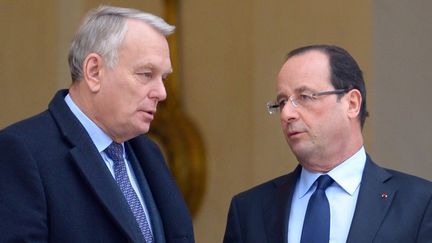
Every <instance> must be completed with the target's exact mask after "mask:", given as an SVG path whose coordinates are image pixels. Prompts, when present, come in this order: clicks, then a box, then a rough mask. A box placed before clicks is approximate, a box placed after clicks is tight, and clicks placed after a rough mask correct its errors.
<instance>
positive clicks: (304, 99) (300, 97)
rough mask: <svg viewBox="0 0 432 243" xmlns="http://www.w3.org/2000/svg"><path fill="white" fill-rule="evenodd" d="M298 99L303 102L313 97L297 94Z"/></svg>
mask: <svg viewBox="0 0 432 243" xmlns="http://www.w3.org/2000/svg"><path fill="white" fill-rule="evenodd" d="M298 99H299V100H301V101H304V102H308V101H311V100H313V99H314V97H313V96H312V95H308V94H299V96H298Z"/></svg>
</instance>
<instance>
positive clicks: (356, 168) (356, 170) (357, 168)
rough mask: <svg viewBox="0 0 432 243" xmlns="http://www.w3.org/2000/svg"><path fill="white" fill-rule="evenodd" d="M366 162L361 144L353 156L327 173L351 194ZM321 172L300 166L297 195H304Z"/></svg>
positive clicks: (358, 181) (358, 183)
mask: <svg viewBox="0 0 432 243" xmlns="http://www.w3.org/2000/svg"><path fill="white" fill-rule="evenodd" d="M365 164H366V152H365V149H364V147H363V146H362V147H361V148H360V149H359V151H357V152H356V153H355V154H354V155H353V156H351V157H350V158H348V159H347V160H345V161H344V162H343V163H341V164H340V165H338V166H336V167H335V168H334V169H332V170H331V171H329V172H328V173H327V174H328V175H329V176H330V177H331V178H333V180H334V181H335V182H336V183H337V184H338V185H339V186H340V187H341V188H342V189H343V190H344V191H345V192H347V193H348V194H350V195H353V193H354V192H355V190H356V189H357V187H358V186H359V185H360V182H361V177H362V174H363V169H364V166H365ZM320 175H322V173H314V172H311V171H308V170H306V169H305V168H302V171H301V175H300V179H299V184H298V185H299V187H298V189H299V194H298V195H299V197H300V198H301V197H303V196H305V195H306V194H307V193H308V192H309V191H310V190H311V189H312V185H313V183H314V182H315V181H316V179H317V178H318V177H319V176H320Z"/></svg>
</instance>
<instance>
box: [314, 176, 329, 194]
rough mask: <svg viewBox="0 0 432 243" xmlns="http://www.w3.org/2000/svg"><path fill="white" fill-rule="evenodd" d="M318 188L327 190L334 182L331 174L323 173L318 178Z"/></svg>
mask: <svg viewBox="0 0 432 243" xmlns="http://www.w3.org/2000/svg"><path fill="white" fill-rule="evenodd" d="M317 183H318V185H317V190H324V191H325V190H326V189H327V187H329V186H330V185H331V184H332V183H333V179H332V178H331V177H330V176H329V175H321V176H320V177H318V179H317Z"/></svg>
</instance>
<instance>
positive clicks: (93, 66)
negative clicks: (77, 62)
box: [83, 53, 104, 92]
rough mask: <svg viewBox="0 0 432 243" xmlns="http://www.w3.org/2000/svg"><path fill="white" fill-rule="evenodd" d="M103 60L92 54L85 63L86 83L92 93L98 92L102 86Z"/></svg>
mask: <svg viewBox="0 0 432 243" xmlns="http://www.w3.org/2000/svg"><path fill="white" fill-rule="evenodd" d="M103 65H104V63H103V59H102V57H101V56H100V55H98V54H96V53H90V54H89V55H87V57H86V58H85V60H84V63H83V76H84V81H85V82H86V84H87V86H88V87H89V89H90V91H91V92H98V91H99V89H100V86H101V74H102V70H101V69H102V67H103Z"/></svg>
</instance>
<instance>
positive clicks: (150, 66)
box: [137, 62, 173, 75]
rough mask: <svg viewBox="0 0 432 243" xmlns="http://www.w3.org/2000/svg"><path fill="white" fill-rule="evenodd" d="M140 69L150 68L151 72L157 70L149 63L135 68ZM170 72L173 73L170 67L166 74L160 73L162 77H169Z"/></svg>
mask: <svg viewBox="0 0 432 243" xmlns="http://www.w3.org/2000/svg"><path fill="white" fill-rule="evenodd" d="M140 68H150V69H152V70H154V69H156V70H158V68H156V67H155V66H154V65H153V64H152V63H151V62H148V63H146V64H144V65H140V66H138V67H137V69H140ZM172 72H173V68H172V67H170V68H169V69H168V70H167V71H166V72H162V73H163V75H169V74H171V73H172Z"/></svg>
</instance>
